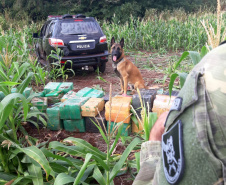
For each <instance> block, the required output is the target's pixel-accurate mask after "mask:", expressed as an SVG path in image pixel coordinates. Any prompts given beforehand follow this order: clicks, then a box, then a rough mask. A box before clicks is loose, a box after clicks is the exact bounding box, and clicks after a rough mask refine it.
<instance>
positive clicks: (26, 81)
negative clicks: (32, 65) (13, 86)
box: [17, 72, 34, 94]
mask: <svg viewBox="0 0 226 185" xmlns="http://www.w3.org/2000/svg"><path fill="white" fill-rule="evenodd" d="M33 76H34V73H32V72H29V73H28V75H27V77H26V78H25V79H24V80H23V82H22V83H21V84H20V85H19V86H18V88H17V90H18V93H21V94H22V93H23V92H24V89H25V88H26V87H28V85H29V83H30V82H31V79H32V78H33Z"/></svg>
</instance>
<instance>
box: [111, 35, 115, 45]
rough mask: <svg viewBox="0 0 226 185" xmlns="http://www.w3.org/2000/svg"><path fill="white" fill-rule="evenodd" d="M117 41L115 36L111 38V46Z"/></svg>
mask: <svg viewBox="0 0 226 185" xmlns="http://www.w3.org/2000/svg"><path fill="white" fill-rule="evenodd" d="M114 43H115V37H112V38H111V46H112V45H113V44H114Z"/></svg>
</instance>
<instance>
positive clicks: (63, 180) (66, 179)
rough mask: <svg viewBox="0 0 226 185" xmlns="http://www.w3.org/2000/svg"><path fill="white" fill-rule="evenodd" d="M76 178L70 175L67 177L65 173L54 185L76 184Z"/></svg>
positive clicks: (58, 177)
mask: <svg viewBox="0 0 226 185" xmlns="http://www.w3.org/2000/svg"><path fill="white" fill-rule="evenodd" d="M74 180H75V178H73V177H71V176H70V175H67V174H65V173H60V174H58V175H57V177H56V179H55V182H54V185H64V184H68V183H71V182H74Z"/></svg>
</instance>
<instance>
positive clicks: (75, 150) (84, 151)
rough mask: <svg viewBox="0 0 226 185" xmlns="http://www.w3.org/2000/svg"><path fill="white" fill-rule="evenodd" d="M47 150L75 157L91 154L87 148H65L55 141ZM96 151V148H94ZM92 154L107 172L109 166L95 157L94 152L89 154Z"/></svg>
mask: <svg viewBox="0 0 226 185" xmlns="http://www.w3.org/2000/svg"><path fill="white" fill-rule="evenodd" d="M49 148H53V149H57V150H60V151H62V152H65V153H67V154H70V155H74V156H77V157H85V155H86V154H87V153H91V152H93V150H89V148H83V147H78V146H66V145H64V144H62V143H59V142H57V141H53V142H51V143H50V144H49ZM95 149H96V148H95ZM91 154H93V156H92V158H93V159H94V160H95V161H97V162H98V163H99V164H100V165H101V166H102V167H103V168H104V169H105V170H109V166H107V165H106V163H105V162H104V161H103V160H104V159H106V158H104V159H101V158H100V157H98V155H96V152H94V153H91Z"/></svg>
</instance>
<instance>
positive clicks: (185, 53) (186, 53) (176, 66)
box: [174, 51, 189, 70]
mask: <svg viewBox="0 0 226 185" xmlns="http://www.w3.org/2000/svg"><path fill="white" fill-rule="evenodd" d="M188 55H189V52H188V51H185V52H184V53H183V54H182V55H181V57H180V59H179V60H178V62H177V63H176V64H175V67H174V69H175V70H176V69H177V68H178V66H179V65H180V63H181V61H182V60H184V59H185V58H186V57H187V56H188Z"/></svg>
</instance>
